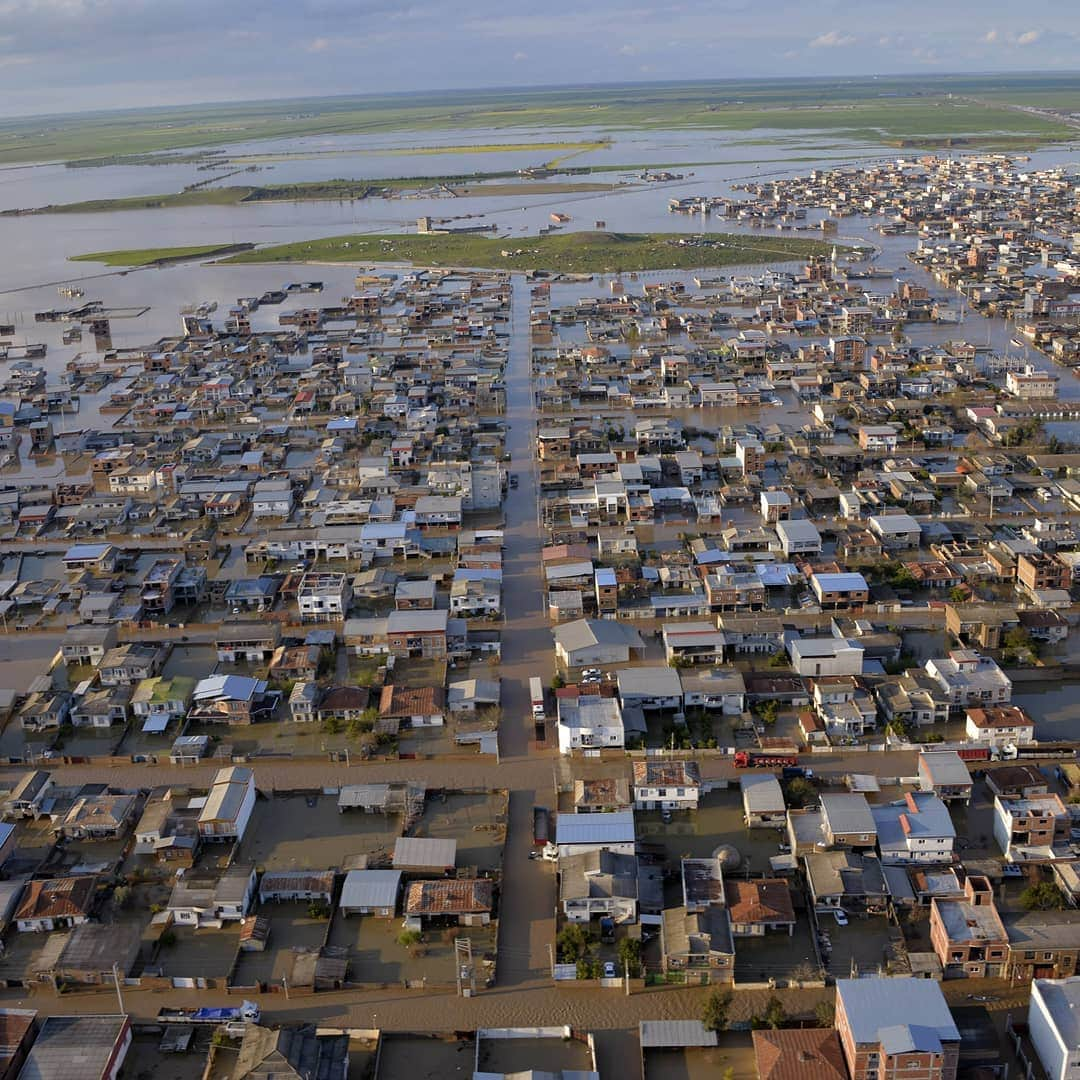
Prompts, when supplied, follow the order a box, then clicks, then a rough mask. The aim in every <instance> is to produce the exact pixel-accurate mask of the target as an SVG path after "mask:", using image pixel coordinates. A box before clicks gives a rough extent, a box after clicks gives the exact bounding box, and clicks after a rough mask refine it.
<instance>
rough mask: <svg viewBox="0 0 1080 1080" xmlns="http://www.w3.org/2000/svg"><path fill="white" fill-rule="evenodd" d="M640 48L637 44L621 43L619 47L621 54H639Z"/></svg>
mask: <svg viewBox="0 0 1080 1080" xmlns="http://www.w3.org/2000/svg"><path fill="white" fill-rule="evenodd" d="M637 54H638V50H637V46H636V45H621V46H620V47H619V55H620V56H637Z"/></svg>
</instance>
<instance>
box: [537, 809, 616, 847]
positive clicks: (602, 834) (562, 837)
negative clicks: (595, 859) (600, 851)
mask: <svg viewBox="0 0 1080 1080" xmlns="http://www.w3.org/2000/svg"><path fill="white" fill-rule="evenodd" d="M633 840H634V812H633V810H616V811H615V812H614V813H611V814H560V815H559V818H558V821H557V823H556V831H555V842H556V843H558V844H619V843H627V842H633Z"/></svg>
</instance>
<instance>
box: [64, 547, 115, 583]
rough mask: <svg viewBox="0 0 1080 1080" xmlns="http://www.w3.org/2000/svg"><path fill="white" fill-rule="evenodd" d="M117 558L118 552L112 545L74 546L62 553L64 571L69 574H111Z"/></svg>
mask: <svg viewBox="0 0 1080 1080" xmlns="http://www.w3.org/2000/svg"><path fill="white" fill-rule="evenodd" d="M118 558H119V552H118V551H117V550H116V548H114V547H113V546H112V544H76V545H75V546H74V547H70V548H68V549H67V551H66V552H64V558H63V562H64V570H65V571H66V572H67V573H69V574H81V573H83V572H84V571H85V572H87V573H90V574H96V575H99V576H101V575H105V574H111V573H112V572H113V571H114V570H115V569H116V563H117V560H118Z"/></svg>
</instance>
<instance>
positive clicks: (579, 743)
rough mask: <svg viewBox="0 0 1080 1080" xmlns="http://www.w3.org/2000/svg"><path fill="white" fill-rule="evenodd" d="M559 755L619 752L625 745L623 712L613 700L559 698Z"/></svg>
mask: <svg viewBox="0 0 1080 1080" xmlns="http://www.w3.org/2000/svg"><path fill="white" fill-rule="evenodd" d="M558 730H559V752H560V753H563V754H570V753H573V751H575V750H590V749H601V748H603V747H615V748H617V749H618V748H622V747H623V746H624V745H625V743H626V730H625V728H624V727H623V718H622V709H621V708H620V706H619V703H618V702H617V701H616V700H615V699H614V698H603V697H600V696H599V695H597V694H585V695H582V696H581V697H579V698H578V699H577V700H576V701H575V700H571V699H569V698H559V719H558Z"/></svg>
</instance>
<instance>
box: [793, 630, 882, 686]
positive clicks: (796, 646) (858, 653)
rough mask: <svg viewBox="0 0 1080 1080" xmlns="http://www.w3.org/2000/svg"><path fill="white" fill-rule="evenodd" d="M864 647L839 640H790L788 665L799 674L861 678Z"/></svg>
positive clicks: (834, 638)
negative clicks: (789, 660) (789, 663)
mask: <svg viewBox="0 0 1080 1080" xmlns="http://www.w3.org/2000/svg"><path fill="white" fill-rule="evenodd" d="M863 652H864V650H863V647H862V646H861V645H857V644H855V643H854V642H851V641H848V640H846V639H845V638H842V637H816V638H815V637H808V638H804V637H792V638H791V639H790V640H789V641H788V654H789V655H790V657H791V666H792V668H793V669H794V671H795V673H796V674H798V675H809V676H812V677H814V678H817V677H819V676H822V675H861V674H862V670H863Z"/></svg>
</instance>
